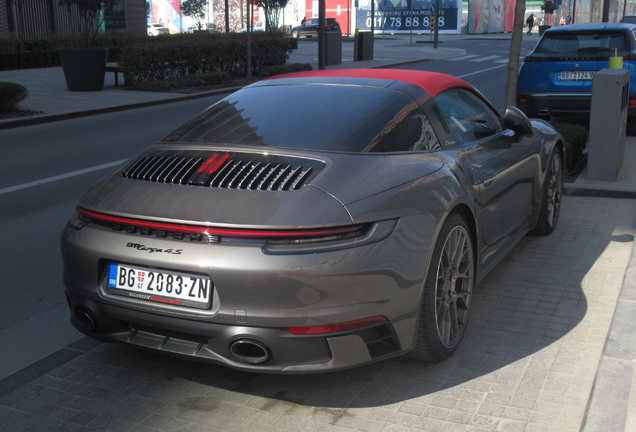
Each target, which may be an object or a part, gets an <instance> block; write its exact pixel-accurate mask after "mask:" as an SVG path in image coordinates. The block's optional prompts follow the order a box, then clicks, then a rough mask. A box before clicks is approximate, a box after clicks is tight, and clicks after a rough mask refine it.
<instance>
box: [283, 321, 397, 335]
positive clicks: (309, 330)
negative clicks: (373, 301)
mask: <svg viewBox="0 0 636 432" xmlns="http://www.w3.org/2000/svg"><path fill="white" fill-rule="evenodd" d="M386 321H388V319H386V317H383V316H374V317H370V318H362V319H359V320H355V321H347V322H343V323H338V324H327V325H319V326H306V327H287V330H288V331H289V332H290V333H291V334H295V335H316V334H325V333H338V332H343V331H348V330H355V329H359V328H362V327H368V326H371V325H375V324H381V323H384V322H386Z"/></svg>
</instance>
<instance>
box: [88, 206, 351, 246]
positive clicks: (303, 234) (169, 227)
mask: <svg viewBox="0 0 636 432" xmlns="http://www.w3.org/2000/svg"><path fill="white" fill-rule="evenodd" d="M77 212H78V213H80V214H81V215H84V216H85V217H88V218H89V219H93V220H96V221H98V222H107V223H114V224H119V225H126V226H132V227H135V228H141V229H151V230H158V231H170V232H187V233H192V234H201V235H206V236H219V237H230V238H251V239H267V238H312V237H326V236H331V235H337V234H347V233H351V232H355V231H358V230H359V229H360V228H362V225H349V226H345V227H335V228H323V229H310V230H253V229H232V228H217V227H204V226H196V225H183V224H172V223H164V222H150V221H143V220H139V219H130V218H125V217H119V216H111V215H106V214H103V213H97V212H94V211H90V210H86V209H85V208H82V207H77Z"/></svg>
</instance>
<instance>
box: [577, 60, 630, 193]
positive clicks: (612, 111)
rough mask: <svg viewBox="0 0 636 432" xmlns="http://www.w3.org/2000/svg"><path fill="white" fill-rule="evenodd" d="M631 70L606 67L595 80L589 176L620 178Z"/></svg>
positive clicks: (591, 115) (595, 75)
mask: <svg viewBox="0 0 636 432" xmlns="http://www.w3.org/2000/svg"><path fill="white" fill-rule="evenodd" d="M628 103H629V71H627V70H625V69H603V70H600V71H598V72H596V73H595V74H594V80H593V81H592V108H591V111H590V143H589V147H588V153H587V179H588V180H605V181H616V178H617V177H618V174H619V173H620V171H621V168H622V167H623V159H624V156H625V133H626V128H627V106H628Z"/></svg>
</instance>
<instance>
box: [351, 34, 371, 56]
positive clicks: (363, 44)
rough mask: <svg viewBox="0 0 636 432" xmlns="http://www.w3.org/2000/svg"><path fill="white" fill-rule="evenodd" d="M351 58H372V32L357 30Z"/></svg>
mask: <svg viewBox="0 0 636 432" xmlns="http://www.w3.org/2000/svg"><path fill="white" fill-rule="evenodd" d="M353 60H354V61H365V60H373V33H371V32H359V33H358V34H356V38H355V44H354V49H353Z"/></svg>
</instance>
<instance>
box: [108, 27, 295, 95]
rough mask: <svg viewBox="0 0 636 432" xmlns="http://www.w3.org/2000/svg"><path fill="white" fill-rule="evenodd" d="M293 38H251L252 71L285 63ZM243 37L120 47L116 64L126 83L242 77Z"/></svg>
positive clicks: (183, 40)
mask: <svg viewBox="0 0 636 432" xmlns="http://www.w3.org/2000/svg"><path fill="white" fill-rule="evenodd" d="M292 46H293V39H290V38H282V37H259V38H254V39H253V40H252V49H251V50H252V59H251V60H252V70H253V71H257V70H259V69H261V68H264V67H267V66H274V65H280V64H285V62H286V61H287V59H288V57H289V56H288V55H287V52H288V51H289V50H290V49H291V47H292ZM246 59H247V40H246V39H245V38H237V37H234V38H205V39H203V38H201V39H182V40H172V41H169V40H165V41H164V43H161V44H158V43H147V44H143V45H136V46H132V47H127V48H124V49H123V50H122V54H121V58H120V60H119V66H120V67H121V69H122V71H123V73H124V79H125V81H126V83H127V84H128V85H130V86H132V87H134V86H135V85H136V84H137V83H140V82H144V81H158V80H174V79H178V78H179V77H182V76H185V75H192V74H196V73H207V72H227V73H229V74H230V75H232V76H244V75H245V74H246V71H247V64H246Z"/></svg>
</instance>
